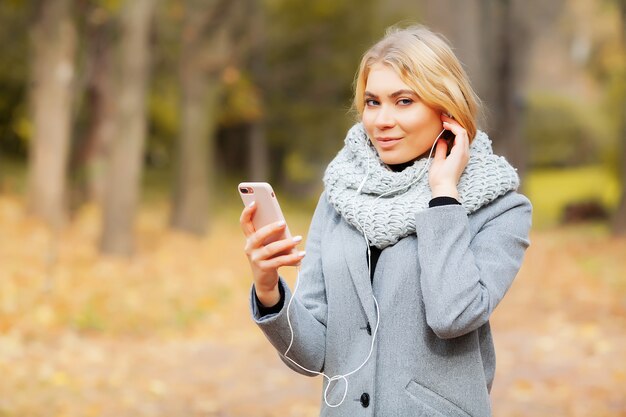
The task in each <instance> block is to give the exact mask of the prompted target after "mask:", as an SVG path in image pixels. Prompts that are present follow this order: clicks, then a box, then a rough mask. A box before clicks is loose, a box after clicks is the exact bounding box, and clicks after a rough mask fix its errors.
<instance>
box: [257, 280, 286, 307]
mask: <svg viewBox="0 0 626 417" xmlns="http://www.w3.org/2000/svg"><path fill="white" fill-rule="evenodd" d="M254 292H255V294H256V298H257V299H258V300H259V302H260V303H261V305H263V306H264V307H273V306H275V305H276V304H278V302H279V301H280V290H279V289H278V283H276V285H275V286H274V288H272V289H270V290H259V289H258V288H256V286H255V288H254Z"/></svg>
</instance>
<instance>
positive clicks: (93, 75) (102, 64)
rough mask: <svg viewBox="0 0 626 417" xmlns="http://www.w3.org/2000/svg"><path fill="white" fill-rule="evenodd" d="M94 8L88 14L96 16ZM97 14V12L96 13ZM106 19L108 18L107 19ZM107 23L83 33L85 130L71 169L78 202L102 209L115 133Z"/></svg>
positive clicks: (96, 25) (109, 40)
mask: <svg viewBox="0 0 626 417" xmlns="http://www.w3.org/2000/svg"><path fill="white" fill-rule="evenodd" d="M98 12H99V10H98V9H97V8H96V9H95V10H92V11H91V13H94V14H95V13H98ZM100 12H101V11H100ZM108 19H110V18H108ZM112 29H113V28H112V25H111V22H109V21H106V22H97V23H92V24H91V26H90V27H89V31H88V33H87V36H88V40H87V51H86V55H87V57H86V61H87V73H88V75H87V87H86V98H85V100H86V106H85V107H86V108H87V109H88V121H87V127H86V130H85V132H84V134H83V136H82V137H81V138H79V140H78V144H77V149H76V150H75V154H74V158H73V163H72V168H73V171H77V172H79V173H80V174H81V175H78V176H79V178H80V181H79V184H78V186H77V188H78V192H79V194H80V199H81V202H82V201H85V200H86V201H91V202H95V203H97V204H98V205H100V206H102V204H103V202H104V186H105V182H106V164H107V162H108V159H107V155H108V148H109V146H110V142H111V139H112V138H113V136H114V132H115V119H114V116H115V112H114V109H115V96H114V93H115V86H114V85H113V77H112V69H113V67H112V62H111V61H112V48H113V37H112V32H113V31H112Z"/></svg>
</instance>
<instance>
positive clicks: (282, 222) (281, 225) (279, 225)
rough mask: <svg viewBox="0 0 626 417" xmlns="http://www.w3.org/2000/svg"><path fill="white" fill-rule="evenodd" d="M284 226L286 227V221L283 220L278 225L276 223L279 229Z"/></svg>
mask: <svg viewBox="0 0 626 417" xmlns="http://www.w3.org/2000/svg"><path fill="white" fill-rule="evenodd" d="M284 225H285V221H284V220H281V221H279V222H278V223H276V226H277V227H283V226H284Z"/></svg>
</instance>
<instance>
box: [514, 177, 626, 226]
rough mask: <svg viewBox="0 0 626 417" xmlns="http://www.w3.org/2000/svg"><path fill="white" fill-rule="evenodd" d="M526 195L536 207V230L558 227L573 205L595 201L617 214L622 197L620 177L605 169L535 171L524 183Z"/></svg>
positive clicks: (534, 216) (534, 215) (534, 219)
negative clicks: (568, 208) (566, 208)
mask: <svg viewBox="0 0 626 417" xmlns="http://www.w3.org/2000/svg"><path fill="white" fill-rule="evenodd" d="M524 192H525V193H526V195H527V196H528V198H529V199H530V200H531V201H532V203H533V227H536V228H545V227H553V226H556V225H557V224H559V222H560V221H561V219H562V216H563V212H564V210H565V207H566V206H567V205H568V204H570V203H581V202H587V201H594V202H598V203H599V204H601V205H602V206H603V207H606V208H607V209H609V210H614V209H615V208H616V207H617V204H618V202H619V197H620V188H619V182H618V180H617V177H616V176H615V175H614V173H613V172H611V170H610V169H607V167H606V166H603V165H591V166H583V167H578V168H568V169H562V168H544V169H535V170H533V171H531V172H530V173H529V174H528V177H527V178H526V180H525V182H524Z"/></svg>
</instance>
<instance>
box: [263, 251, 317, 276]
mask: <svg viewBox="0 0 626 417" xmlns="http://www.w3.org/2000/svg"><path fill="white" fill-rule="evenodd" d="M305 255H306V253H305V252H304V251H300V252H296V253H290V254H288V255H282V256H277V257H275V258H272V259H268V260H266V261H262V262H260V263H259V267H260V268H261V269H262V270H266V271H270V270H276V269H278V268H280V267H281V266H295V265H298V264H299V263H300V262H301V261H302V258H304V256H305Z"/></svg>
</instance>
